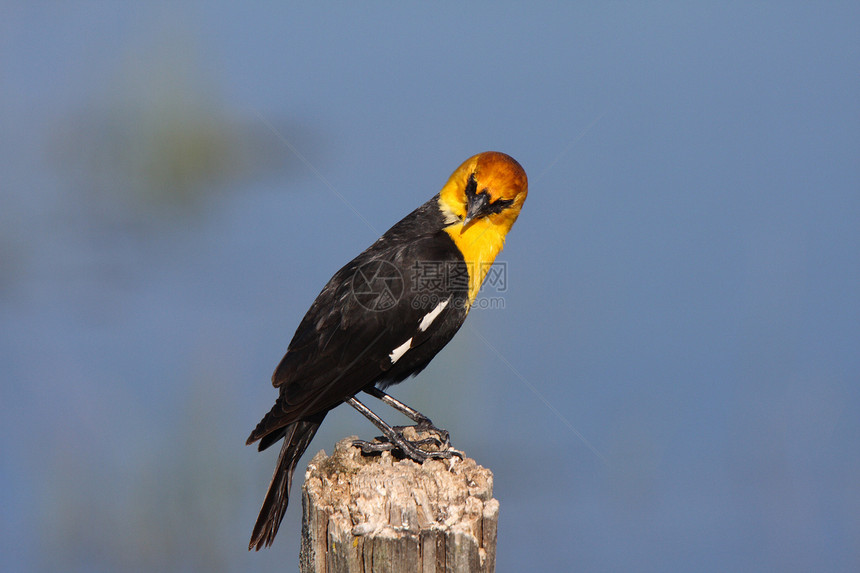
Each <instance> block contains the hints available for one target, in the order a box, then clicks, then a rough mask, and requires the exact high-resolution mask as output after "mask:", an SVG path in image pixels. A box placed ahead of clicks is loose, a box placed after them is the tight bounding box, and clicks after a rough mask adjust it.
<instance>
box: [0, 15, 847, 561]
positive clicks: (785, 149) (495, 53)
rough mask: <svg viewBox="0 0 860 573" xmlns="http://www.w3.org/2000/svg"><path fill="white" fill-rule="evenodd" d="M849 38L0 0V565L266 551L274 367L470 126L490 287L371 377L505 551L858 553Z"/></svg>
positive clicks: (359, 421)
mask: <svg viewBox="0 0 860 573" xmlns="http://www.w3.org/2000/svg"><path fill="white" fill-rule="evenodd" d="M858 71H860V6H858V4H857V3H850V2H845V3H838V2H832V3H831V2H827V3H808V4H807V3H793V2H774V3H741V2H732V3H629V4H628V3H614V2H612V3H610V2H593V3H577V4H572V3H571V4H546V5H544V4H540V5H536V6H531V7H524V6H519V5H514V4H509V3H476V4H469V5H459V4H453V3H432V4H430V3H428V4H414V3H409V4H395V3H372V4H366V3H362V4H360V5H356V6H349V5H344V4H340V3H338V4H319V5H316V6H314V7H299V6H283V5H281V4H280V3H272V4H270V5H267V6H262V5H255V6H254V7H239V6H235V5H228V4H223V3H181V4H177V3H161V4H159V3H128V4H125V3H50V4H41V3H14V2H13V3H5V4H4V5H3V6H2V7H0V173H2V181H0V200H2V203H0V376H2V378H0V403H2V406H0V408H2V418H0V436H2V438H0V439H2V442H0V447H2V468H0V470H2V473H0V492H2V494H0V496H2V497H0V500H2V506H3V507H2V512H0V515H2V517H0V555H2V557H0V568H2V569H4V570H16V571H20V570H46V571H122V570H134V571H140V570H153V571H192V570H196V571H200V570H207V571H249V570H291V569H292V568H293V567H294V566H295V564H296V563H297V554H298V541H299V530H300V518H301V507H300V503H293V504H292V505H291V506H290V509H289V511H288V512H287V515H286V519H285V521H284V523H283V525H282V527H281V531H280V534H279V536H278V539H277V541H276V543H275V545H274V547H273V548H272V549H270V550H267V551H264V552H260V553H248V551H247V550H246V547H247V545H246V544H247V539H248V537H249V534H250V530H251V526H252V524H253V522H254V519H255V517H256V513H257V510H258V508H259V504H260V502H261V500H262V496H263V493H264V491H265V487H266V484H267V483H268V479H269V476H270V473H271V470H272V468H273V467H274V461H275V457H276V453H275V452H266V453H265V454H258V453H256V451H255V450H253V449H252V448H246V447H244V446H243V443H244V440H245V438H246V436H247V434H248V433H249V432H250V430H251V429H252V428H253V427H254V425H255V424H256V423H257V421H258V420H259V418H260V417H261V415H262V414H263V413H264V412H265V411H266V410H267V409H268V408H269V407H270V406H271V404H272V402H273V400H274V398H275V395H276V393H275V391H274V390H273V389H272V388H271V387H270V386H269V377H270V375H271V372H272V370H273V369H274V367H275V365H276V364H277V362H278V361H279V359H280V358H281V356H282V353H283V351H284V350H285V348H286V346H287V343H288V342H289V339H290V337H291V336H292V333H293V330H294V329H295V327H296V326H297V324H298V322H299V320H300V319H301V317H302V315H303V314H304V312H305V310H306V309H307V307H308V306H309V305H310V303H311V302H312V301H313V299H314V297H315V296H316V294H317V293H318V291H319V289H320V288H321V287H322V285H323V284H324V283H325V282H326V280H328V278H329V277H330V276H331V274H332V273H333V272H334V271H335V270H337V269H338V268H339V267H340V266H341V265H342V264H343V263H345V262H346V261H348V260H349V259H350V258H351V257H353V256H354V255H355V254H357V253H358V252H359V251H360V250H362V249H363V248H364V247H365V246H367V245H368V244H370V243H371V242H372V241H373V240H374V239H375V238H376V237H377V236H378V235H379V234H380V233H381V232H382V231H384V230H385V229H387V228H388V227H389V226H390V225H392V224H393V223H395V222H396V221H397V220H399V219H400V218H401V217H402V216H403V215H405V214H406V213H408V212H409V211H411V210H412V209H413V208H415V207H416V206H418V205H419V204H421V203H423V202H424V201H426V200H427V199H429V198H430V197H431V196H432V195H433V194H434V193H436V192H437V191H438V189H439V188H440V187H441V185H442V184H443V183H444V182H445V180H446V178H447V176H448V175H449V174H450V172H451V171H452V170H453V169H454V168H455V167H456V166H457V165H459V163H460V162H461V161H463V160H464V159H465V158H466V157H468V156H470V155H472V154H474V153H477V152H479V151H484V150H488V149H494V150H499V151H504V152H506V153H509V154H511V155H513V156H514V157H516V158H517V159H518V160H519V161H520V163H521V164H522V165H523V166H524V167H525V169H526V171H527V172H528V174H529V178H530V196H529V199H528V201H527V203H526V205H525V208H524V210H523V213H522V216H521V217H520V220H519V221H518V222H517V224H516V226H515V227H514V229H513V231H512V233H511V234H510V235H509V237H508V245H507V247H506V249H505V251H504V252H503V253H502V255H501V258H500V260H501V261H503V262H504V263H505V265H506V266H507V283H506V287H507V288H506V289H505V290H504V292H494V291H493V290H492V289H489V290H488V291H487V292H486V293H485V296H488V297H489V296H494V297H501V298H502V300H503V301H504V304H503V308H495V309H492V310H490V309H488V310H476V311H475V312H473V313H472V315H471V316H470V318H469V320H468V321H467V324H466V326H465V327H464V328H463V330H462V331H461V332H460V334H459V335H458V336H457V338H456V339H455V342H454V343H452V344H451V345H450V346H449V347H448V348H446V349H445V351H443V352H442V353H441V354H440V355H439V357H438V358H437V360H436V361H435V362H434V363H433V364H432V366H431V367H430V368H429V369H428V370H427V371H426V372H425V373H423V374H422V375H421V376H420V377H419V378H418V379H415V380H411V381H409V382H407V383H404V384H403V385H401V386H398V387H395V388H394V389H393V392H394V394H395V395H396V396H397V397H399V398H401V399H402V400H404V401H405V402H407V403H409V404H411V405H413V406H415V407H417V408H418V409H420V410H422V411H424V412H425V413H427V414H428V415H430V416H431V417H432V418H433V420H434V421H435V422H437V423H438V424H439V425H441V426H443V427H447V428H448V429H449V430H450V431H451V432H452V436H453V439H454V442H455V445H456V446H458V447H459V448H461V449H464V450H465V451H466V452H467V453H468V454H469V455H470V456H472V457H474V458H476V459H477V460H478V462H479V463H481V464H483V465H485V466H487V467H489V468H491V469H492V470H493V471H494V472H495V477H496V479H495V493H496V496H497V498H498V499H499V500H500V502H501V522H500V527H499V545H498V571H500V572H508V571H535V570H539V571H562V570H571V571H763V570H771V571H812V570H814V571H857V570H858V569H860V549H858V547H860V417H859V416H858V411H860V389H858V382H860V352H858V351H860V225H858V221H860V73H858ZM377 409H379V411H380V412H382V413H384V414H385V415H386V417H387V418H389V419H390V420H392V421H398V422H399V421H400V420H399V419H398V418H397V416H395V415H394V413H393V412H390V411H386V409H384V408H381V407H380V406H378V405H377ZM350 434H359V435H362V436H364V437H370V436H372V435H375V428H373V427H372V426H371V425H370V424H368V423H367V422H366V421H365V420H364V419H363V418H361V417H360V416H359V415H358V414H356V413H354V412H352V411H351V410H350V409H349V408H346V407H342V408H339V409H338V410H337V411H336V412H335V413H333V414H332V415H330V416H329V417H328V419H327V420H326V423H325V424H324V426H323V427H322V429H321V431H320V433H319V434H318V435H317V437H316V439H315V441H314V442H313V444H312V445H311V447H310V449H309V451H308V455H307V456H306V459H305V460H304V461H302V462H301V464H300V470H299V471H300V472H301V469H302V468H303V467H304V466H305V463H306V460H307V459H309V456H311V455H313V454H314V453H315V452H316V451H318V450H319V449H321V448H325V449H327V450H328V451H331V447H332V444H333V443H334V442H335V441H337V440H338V439H340V438H341V437H343V436H346V435H350ZM299 481H300V480H299ZM299 485H300V484H298V483H296V484H294V487H293V499H294V500H297V499H298V496H297V492H298V489H299Z"/></svg>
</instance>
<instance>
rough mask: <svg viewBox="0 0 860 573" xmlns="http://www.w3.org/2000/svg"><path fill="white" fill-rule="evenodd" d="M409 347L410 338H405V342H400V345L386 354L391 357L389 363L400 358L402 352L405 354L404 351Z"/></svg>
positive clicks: (410, 344)
mask: <svg viewBox="0 0 860 573" xmlns="http://www.w3.org/2000/svg"><path fill="white" fill-rule="evenodd" d="M411 347H412V339H411V338H410V339H409V340H407V341H406V342H404V343H403V344H401V345H400V346H398V347H397V348H395V349H394V350H392V351H391V354H389V355H388V357H389V358H391V363H392V364H394V363H395V362H397V361H398V360H400V358H401V357H402V356H403V355H404V354H406V351H407V350H409V349H410V348H411Z"/></svg>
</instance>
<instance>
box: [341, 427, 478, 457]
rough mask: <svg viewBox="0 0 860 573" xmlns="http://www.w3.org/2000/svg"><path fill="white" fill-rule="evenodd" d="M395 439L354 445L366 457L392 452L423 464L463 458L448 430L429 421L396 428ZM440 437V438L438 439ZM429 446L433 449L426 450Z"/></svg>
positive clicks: (383, 437)
mask: <svg viewBox="0 0 860 573" xmlns="http://www.w3.org/2000/svg"><path fill="white" fill-rule="evenodd" d="M393 429H394V432H395V439H393V440H392V439H389V438H388V437H387V436H379V437H377V438H376V439H375V440H374V441H372V442H368V441H366V440H354V441H353V442H352V445H353V446H355V447H357V448H361V453H363V454H365V455H371V454H378V453H380V452H392V453H393V454H394V455H398V456H400V457H404V458H409V459H411V460H412V461H414V462H417V463H419V464H420V463H423V462H424V461H425V460H428V459H450V458H451V457H452V456H457V457H459V458H461V459H462V458H463V453H462V452H460V451H458V450H455V449H453V448H452V447H451V439H450V434H449V433H448V431H447V430H441V429H439V428H437V427H435V426H433V424H432V423H431V422H430V420H427V421H426V423H425V422H424V421H422V422H420V423H419V424H416V425H415V426H395V427H394V428H393ZM407 433H409V434H412V435H414V436H415V438H414V439H410V438H411V437H412V436H410V438H407V437H406V435H405V434H407ZM424 433H432V434H436V436H429V437H426V438H424V437H421V436H420V434H424ZM437 436H438V437H437ZM426 446H429V447H430V448H432V449H425V447H426Z"/></svg>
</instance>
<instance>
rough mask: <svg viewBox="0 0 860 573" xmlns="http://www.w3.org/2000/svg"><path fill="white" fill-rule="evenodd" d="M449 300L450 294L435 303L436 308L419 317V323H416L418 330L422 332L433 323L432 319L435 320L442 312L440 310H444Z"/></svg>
mask: <svg viewBox="0 0 860 573" xmlns="http://www.w3.org/2000/svg"><path fill="white" fill-rule="evenodd" d="M449 300H451V297H450V296H449V297H448V298H446V299H445V300H443V301H442V302H440V303H439V304H437V305H436V308H434V309H433V310H431V311H430V312H428V313H427V314H426V315H424V318H422V319H421V324H419V325H418V330H420V331H421V332H424V331H425V330H427V329H428V328H430V325H431V324H433V321H434V320H436V318H437V317H438V316H439V315H440V314H441V313H442V311H443V310H445V307H446V306H448V301H449Z"/></svg>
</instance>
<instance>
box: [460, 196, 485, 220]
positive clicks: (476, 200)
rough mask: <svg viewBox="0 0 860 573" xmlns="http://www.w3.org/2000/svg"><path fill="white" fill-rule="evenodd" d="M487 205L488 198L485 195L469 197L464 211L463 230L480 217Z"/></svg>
mask: <svg viewBox="0 0 860 573" xmlns="http://www.w3.org/2000/svg"><path fill="white" fill-rule="evenodd" d="M489 204H490V198H489V197H488V196H487V194H486V193H476V194H475V195H471V196H470V197H469V206H468V208H467V210H466V218H465V219H463V227H464V228H465V227H466V225H468V224H469V223H470V222H471V221H473V220H474V219H476V218H477V217H480V216H481V215H482V214H483V212H484V209H486V208H487V205H489Z"/></svg>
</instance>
